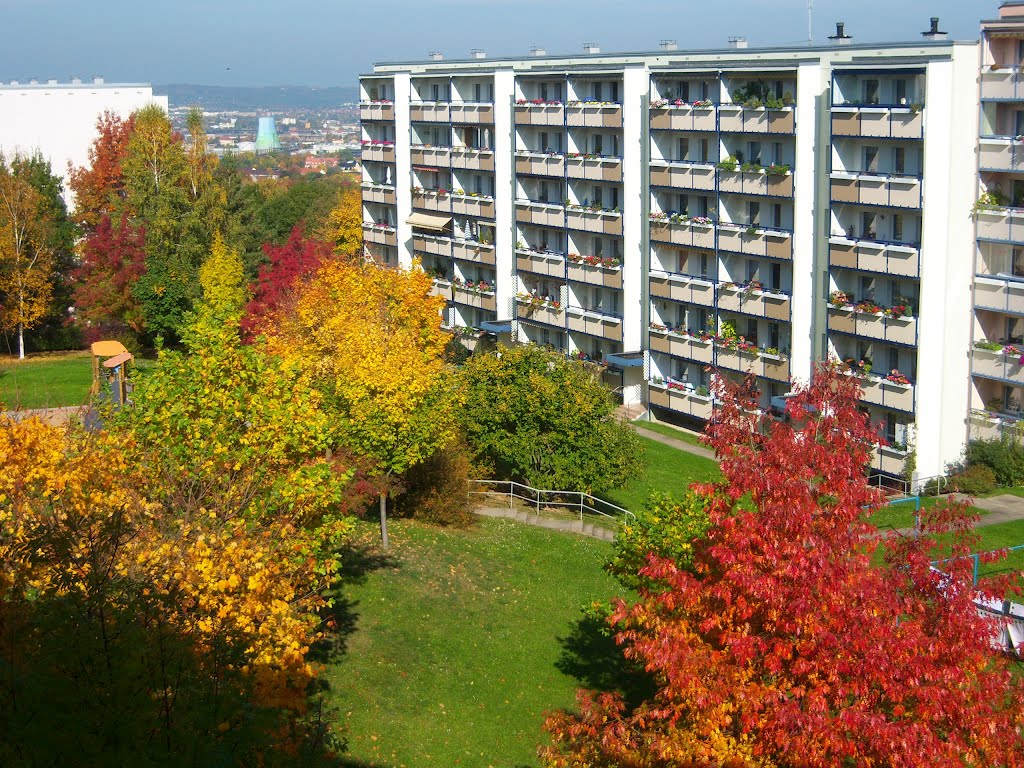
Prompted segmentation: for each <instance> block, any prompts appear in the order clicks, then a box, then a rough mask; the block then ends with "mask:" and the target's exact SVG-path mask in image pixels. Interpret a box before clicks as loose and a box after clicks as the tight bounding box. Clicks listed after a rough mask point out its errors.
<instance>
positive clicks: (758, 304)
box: [718, 283, 790, 323]
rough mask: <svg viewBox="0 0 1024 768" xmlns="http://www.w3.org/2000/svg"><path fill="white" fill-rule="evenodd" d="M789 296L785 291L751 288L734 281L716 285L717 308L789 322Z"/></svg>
mask: <svg viewBox="0 0 1024 768" xmlns="http://www.w3.org/2000/svg"><path fill="white" fill-rule="evenodd" d="M789 308H790V297H789V295H788V294H785V293H775V292H773V291H763V290H759V289H756V288H755V289H752V288H751V287H750V286H749V285H748V286H740V285H736V284H734V283H722V284H721V285H719V286H718V309H719V311H726V312H739V313H741V314H744V315H752V316H754V317H763V318H765V319H767V320H781V321H783V322H787V323H788V322H789V319H790V315H789Z"/></svg>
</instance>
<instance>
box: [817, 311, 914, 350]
mask: <svg viewBox="0 0 1024 768" xmlns="http://www.w3.org/2000/svg"><path fill="white" fill-rule="evenodd" d="M828 329H829V331H836V332H837V333H848V334H850V335H851V336H861V337H863V338H867V339H877V340H878V341H885V342H888V343H890V344H903V345H906V346H913V345H915V344H917V318H915V317H909V316H907V315H904V316H902V317H899V318H896V317H890V316H888V315H885V314H883V313H881V312H879V313H874V312H858V311H856V310H855V309H854V308H853V307H850V306H845V307H837V306H833V305H831V304H830V305H829V307H828Z"/></svg>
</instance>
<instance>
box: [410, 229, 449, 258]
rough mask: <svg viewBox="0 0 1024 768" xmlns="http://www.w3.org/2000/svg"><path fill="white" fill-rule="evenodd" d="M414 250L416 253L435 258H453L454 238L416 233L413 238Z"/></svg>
mask: <svg viewBox="0 0 1024 768" xmlns="http://www.w3.org/2000/svg"><path fill="white" fill-rule="evenodd" d="M412 248H413V250H414V251H416V253H425V254H430V255H433V256H451V255H452V238H450V237H443V236H440V235H424V234H419V233H416V234H413V236H412Z"/></svg>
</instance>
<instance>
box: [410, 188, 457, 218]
mask: <svg viewBox="0 0 1024 768" xmlns="http://www.w3.org/2000/svg"><path fill="white" fill-rule="evenodd" d="M412 207H413V208H422V209H423V210H426V211H440V212H441V213H451V210H452V196H451V194H450V193H448V192H442V191H441V190H437V189H414V190H413V191H412Z"/></svg>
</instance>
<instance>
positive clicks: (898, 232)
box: [892, 213, 903, 242]
mask: <svg viewBox="0 0 1024 768" xmlns="http://www.w3.org/2000/svg"><path fill="white" fill-rule="evenodd" d="M892 239H893V240H896V241H897V242H899V241H902V240H903V217H902V216H901V215H900V214H898V213H894V214H893V217H892Z"/></svg>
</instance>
